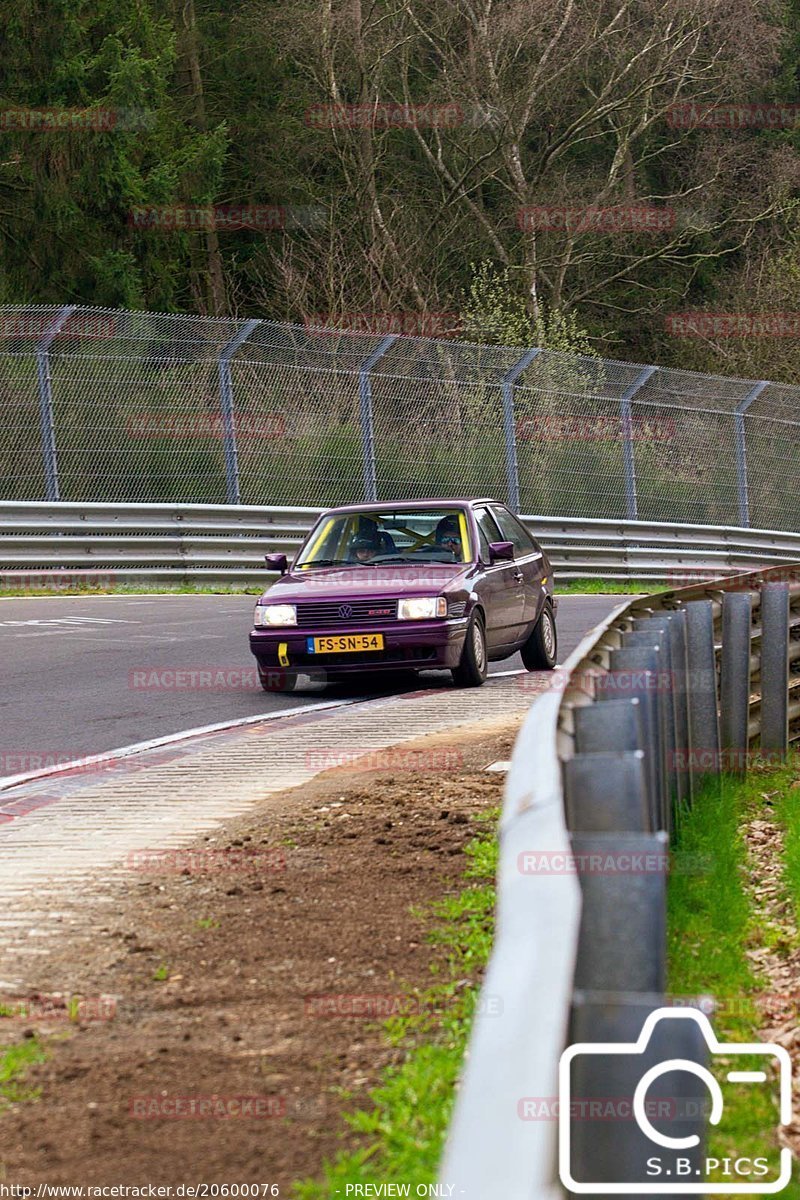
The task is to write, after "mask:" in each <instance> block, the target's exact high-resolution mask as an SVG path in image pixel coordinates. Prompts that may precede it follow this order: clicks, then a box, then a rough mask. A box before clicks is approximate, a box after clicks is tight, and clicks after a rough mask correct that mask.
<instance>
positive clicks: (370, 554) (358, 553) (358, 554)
mask: <svg viewBox="0 0 800 1200" xmlns="http://www.w3.org/2000/svg"><path fill="white" fill-rule="evenodd" d="M378 550H379V548H378V544H377V542H374V541H373V540H372V538H368V537H364V535H363V534H359V535H358V536H356V537H354V538H352V540H351V542H350V545H349V546H348V555H347V557H348V559H349V561H350V562H359V563H368V562H372V560H373V558H374V557H375V555H376V554H377V553H378Z"/></svg>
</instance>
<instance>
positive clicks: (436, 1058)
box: [292, 809, 499, 1200]
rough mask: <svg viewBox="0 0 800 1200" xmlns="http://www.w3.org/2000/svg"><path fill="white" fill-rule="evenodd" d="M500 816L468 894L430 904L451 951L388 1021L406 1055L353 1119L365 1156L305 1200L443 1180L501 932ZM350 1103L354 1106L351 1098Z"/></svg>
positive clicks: (391, 1038)
mask: <svg viewBox="0 0 800 1200" xmlns="http://www.w3.org/2000/svg"><path fill="white" fill-rule="evenodd" d="M498 817H499V811H498V810H496V809H495V810H492V811H490V812H487V813H484V814H481V816H479V817H475V818H473V819H474V820H475V821H476V822H480V823H481V824H482V825H483V826H484V827H483V828H481V829H480V832H479V833H478V835H477V836H476V837H475V838H473V839H472V841H470V842H469V843H468V844H467V846H466V847H465V853H466V854H467V856H468V858H469V865H468V867H467V869H466V870H465V872H464V878H465V882H466V884H467V886H466V887H465V888H464V890H463V891H461V892H459V893H458V894H457V895H455V896H452V897H448V898H447V899H445V900H441V901H437V902H436V903H434V904H432V905H430V906H426V909H425V911H424V914H423V915H426V916H427V917H429V918H430V920H431V921H432V922H433V925H432V927H431V928H430V930H429V932H428V935H427V936H428V940H429V941H430V942H431V943H433V944H434V945H437V946H440V947H442V948H443V950H444V960H443V962H440V963H439V966H438V970H437V971H435V972H434V974H435V975H436V979H435V982H434V983H432V984H431V986H429V987H428V988H425V989H415V990H413V991H410V992H408V993H407V1011H406V1012H404V1013H403V1014H402V1015H400V1016H396V1017H392V1018H390V1020H388V1021H386V1022H385V1023H384V1034H385V1037H386V1039H387V1042H388V1043H389V1045H391V1046H393V1047H395V1048H397V1049H399V1050H402V1052H403V1054H404V1057H403V1059H402V1061H401V1062H400V1063H399V1064H398V1065H392V1066H389V1067H386V1068H385V1070H384V1071H383V1073H382V1076H381V1080H380V1083H379V1084H378V1086H377V1087H375V1088H374V1089H372V1091H371V1092H370V1093H369V1098H368V1099H369V1107H367V1108H361V1109H356V1110H354V1111H352V1112H348V1113H347V1114H346V1115H345V1121H346V1124H347V1125H348V1127H349V1128H350V1129H351V1130H354V1131H355V1132H356V1133H357V1134H358V1135H359V1137H358V1139H357V1141H358V1145H357V1147H356V1149H353V1150H348V1151H343V1152H341V1153H340V1154H339V1155H338V1156H337V1157H336V1159H335V1160H334V1161H333V1162H328V1163H326V1164H325V1166H324V1168H323V1178H322V1179H321V1180H312V1179H306V1180H302V1181H299V1182H297V1183H296V1184H295V1185H294V1190H293V1193H292V1194H293V1196H294V1197H296V1198H297V1200H329V1197H331V1196H336V1195H345V1189H346V1185H347V1184H356V1183H358V1184H367V1183H374V1184H379V1183H387V1182H391V1183H392V1184H409V1185H410V1194H411V1195H415V1194H416V1187H417V1185H418V1184H432V1183H435V1181H436V1174H437V1168H438V1163H439V1159H440V1157H441V1153H442V1149H443V1146H444V1138H445V1134H446V1131H447V1126H448V1123H449V1121H450V1115H451V1112H452V1108H453V1102H454V1099H455V1085H456V1082H457V1080H458V1075H459V1072H460V1070H461V1064H462V1061H463V1058H464V1051H465V1050H466V1046H467V1042H468V1039H469V1034H470V1029H471V1026H472V1017H473V1014H474V1011H475V1006H476V1004H477V1000H478V993H479V986H480V985H479V980H480V977H481V975H482V972H483V968H484V967H485V965H486V963H487V962H488V959H489V953H490V950H491V946H492V936H493V930H494V906H495V877H496V873H497V852H498V846H497V832H496V828H497V819H498ZM348 1099H354V1097H352V1096H349V1097H348Z"/></svg>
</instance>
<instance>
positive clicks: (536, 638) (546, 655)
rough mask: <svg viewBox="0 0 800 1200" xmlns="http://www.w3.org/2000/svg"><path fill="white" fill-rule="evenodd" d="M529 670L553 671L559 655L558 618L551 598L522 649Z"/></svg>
mask: <svg viewBox="0 0 800 1200" xmlns="http://www.w3.org/2000/svg"><path fill="white" fill-rule="evenodd" d="M520 654H521V655H522V661H523V663H524V665H525V667H526V669H527V670H528V671H552V669H553V667H554V666H555V665H556V659H557V657H558V634H557V632H556V619H555V617H554V616H553V609H552V607H551V605H550V602H549V600H548V601H545V606H544V608H543V609H542V611H541V613H540V614H539V620H538V621H537V622H536V624H535V625H534V627H533V629H532V630H531V633H530V636H529V637H528V640H527V642H526V643H525V645H524V646H523V647H522V650H521V651H520Z"/></svg>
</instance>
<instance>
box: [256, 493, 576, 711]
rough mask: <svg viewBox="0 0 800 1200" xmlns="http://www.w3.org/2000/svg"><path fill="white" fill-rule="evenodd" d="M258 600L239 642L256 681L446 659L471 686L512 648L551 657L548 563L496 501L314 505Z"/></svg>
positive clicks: (265, 683)
mask: <svg viewBox="0 0 800 1200" xmlns="http://www.w3.org/2000/svg"><path fill="white" fill-rule="evenodd" d="M267 565H268V566H269V567H271V568H272V569H273V570H276V571H280V573H281V578H280V579H279V580H278V581H277V582H276V583H275V584H273V586H272V587H271V588H270V589H269V590H268V591H266V592H265V593H264V594H263V595H262V596H261V597H260V599H259V601H258V604H257V605H256V610H255V621H254V625H255V627H254V629H253V631H252V633H251V634H250V648H251V650H252V652H253V654H254V655H255V657H256V659H257V661H258V674H259V679H260V681H261V686H262V687H263V688H264V690H265V691H276V690H278V691H291V689H292V688H293V687H294V685H295V682H296V680H297V676H298V674H301V673H302V674H310V675H312V676H314V675H319V674H322V675H323V676H324V678H325V679H326V680H328V681H331V682H333V681H336V680H341V679H343V678H345V677H346V676H352V675H354V674H358V673H361V672H380V673H385V672H389V671H395V672H396V671H406V672H408V671H424V670H430V669H434V670H435V669H439V670H441V669H443V668H445V669H448V670H450V671H452V674H453V679H454V680H455V682H456V684H458V685H459V686H461V687H478V686H480V684H482V683H483V681H484V679H485V678H486V674H487V670H488V664H489V662H490V661H493V660H495V659H501V658H507V657H508V656H509V655H511V654H514V653H515V652H516V651H519V652H520V653H521V654H522V661H523V663H524V664H525V666H526V667H527V668H528V670H529V671H536V670H545V671H549V670H552V668H553V667H554V666H555V663H556V647H557V642H556V624H555V612H556V600H555V597H554V596H553V576H552V570H551V567H550V562H549V560H548V558H547V555H546V554H545V553H544V551H543V550H542V548H541V546H539V545H538V543H537V542H536V541H535V540H534V539H533V538H532V537H531V535H530V534H529V533H528V531H527V530H526V529H525V527H524V526H523V525H522V524H521V523H520V522H519V521H518V520H517V518H516V517H515V516H514V515H513V513H511V512H510V511H509V509H507V508H506V506H505V505H504V504H501V503H499V502H498V501H497V500H491V499H488V500H414V501H397V502H394V501H393V502H385V503H380V504H358V505H348V506H346V507H343V508H332V509H329V510H328V511H327V512H325V513H323V514H322V516H321V517H320V518H319V520H318V521H317V523H316V525H315V526H314V528H313V529H312V530H311V532H310V534H309V535H308V537H307V538H306V540H305V542H304V543H303V545H302V547H301V549H300V551H299V553H298V555H297V557H296V558H295V560H294V562H293V563H292V565H291V567H288V565H287V560H286V555H285V554H268V555H267Z"/></svg>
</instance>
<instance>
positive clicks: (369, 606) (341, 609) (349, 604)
mask: <svg viewBox="0 0 800 1200" xmlns="http://www.w3.org/2000/svg"><path fill="white" fill-rule="evenodd" d="M396 620H397V601H396V600H341V601H331V600H316V601H304V602H302V603H301V604H298V605H297V625H298V628H300V629H312V628H314V627H315V626H320V625H323V626H325V627H326V628H327V627H328V626H332V627H335V626H337V625H341V626H345V625H353V624H358V625H389V624H392V623H393V622H394V621H396Z"/></svg>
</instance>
